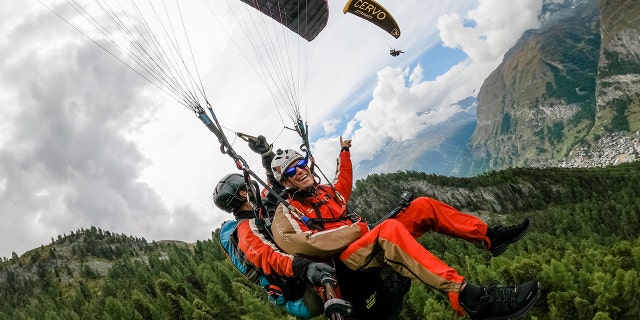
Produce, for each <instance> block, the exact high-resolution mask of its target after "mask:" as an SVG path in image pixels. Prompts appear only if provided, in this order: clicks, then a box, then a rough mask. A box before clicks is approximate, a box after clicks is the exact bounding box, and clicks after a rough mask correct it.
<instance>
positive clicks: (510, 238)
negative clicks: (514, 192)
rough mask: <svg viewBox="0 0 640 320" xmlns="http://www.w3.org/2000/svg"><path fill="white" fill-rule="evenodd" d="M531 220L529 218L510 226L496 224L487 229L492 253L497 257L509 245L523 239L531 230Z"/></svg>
mask: <svg viewBox="0 0 640 320" xmlns="http://www.w3.org/2000/svg"><path fill="white" fill-rule="evenodd" d="M530 227H531V225H530V220H529V218H526V219H524V221H522V222H521V223H520V224H516V225H513V226H509V227H503V226H496V227H490V228H489V230H487V237H489V240H490V241H491V244H490V246H489V251H491V255H493V256H494V257H497V256H499V255H501V254H502V253H503V252H504V251H505V250H507V247H508V246H509V245H510V244H512V243H514V242H516V241H518V240H520V239H522V237H524V235H525V234H527V231H529V228H530Z"/></svg>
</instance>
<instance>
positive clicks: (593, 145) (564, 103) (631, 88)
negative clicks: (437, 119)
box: [468, 0, 640, 175]
mask: <svg viewBox="0 0 640 320" xmlns="http://www.w3.org/2000/svg"><path fill="white" fill-rule="evenodd" d="M551 5H558V3H557V2H549V3H547V4H545V6H547V8H546V10H547V11H546V12H545V10H543V14H544V15H545V17H552V18H549V19H548V20H547V21H546V23H545V24H543V27H542V28H540V29H536V30H529V31H528V32H526V33H525V34H524V35H523V37H522V38H521V39H520V40H519V42H518V43H517V45H516V46H514V47H513V48H512V49H511V50H510V51H509V52H507V54H505V57H504V60H503V62H502V64H501V65H500V66H499V67H498V68H497V69H496V70H495V71H494V72H493V73H492V74H491V75H490V76H489V77H488V78H487V79H486V80H485V82H484V84H483V85H482V87H481V89H480V91H479V94H478V105H477V119H478V123H477V127H476V130H475V132H474V134H473V136H472V138H471V140H470V143H469V151H470V159H471V160H470V163H471V165H470V167H469V169H468V170H469V171H468V174H470V175H474V174H477V173H480V172H485V171H488V170H494V169H503V168H508V167H523V166H524V167H526V166H588V165H594V158H596V157H599V156H601V155H602V154H604V153H606V154H607V155H608V156H607V157H602V158H601V159H600V160H596V161H595V163H597V164H599V165H601V164H612V163H615V162H618V161H620V160H621V159H625V160H632V159H635V158H636V157H637V150H638V149H634V146H635V145H637V143H635V140H637V139H638V136H637V135H636V134H635V132H636V131H638V130H640V117H639V114H638V109H639V108H640V102H639V98H638V97H639V96H640V94H639V93H640V61H639V58H640V37H639V36H638V34H639V31H640V23H639V22H640V18H638V17H639V13H640V2H637V1H633V0H601V1H599V0H585V1H582V2H577V1H565V7H563V8H560V9H558V8H554V10H556V11H554V12H551V11H550V10H551V9H550V6H551ZM629 139H631V141H629ZM634 139H635V140H634ZM620 143H624V146H627V147H629V146H631V147H630V148H631V149H624V148H617V149H624V151H622V152H623V154H616V155H611V154H610V153H611V149H610V147H611V145H612V144H613V145H616V146H618V145H619V144H620ZM603 148H604V149H603Z"/></svg>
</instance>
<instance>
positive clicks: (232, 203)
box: [213, 173, 247, 213]
mask: <svg viewBox="0 0 640 320" xmlns="http://www.w3.org/2000/svg"><path fill="white" fill-rule="evenodd" d="M246 189H247V184H246V183H245V181H244V177H243V176H242V175H240V174H237V173H232V174H228V175H226V176H225V177H224V178H222V179H220V181H218V184H217V185H216V189H215V190H213V202H214V203H215V204H216V206H217V207H218V208H220V209H221V210H224V211H226V212H231V213H233V212H235V211H237V210H238V209H239V208H240V206H241V205H242V204H243V203H244V202H245V201H246V199H244V198H242V197H241V196H240V190H246Z"/></svg>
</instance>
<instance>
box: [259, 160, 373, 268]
mask: <svg viewBox="0 0 640 320" xmlns="http://www.w3.org/2000/svg"><path fill="white" fill-rule="evenodd" d="M338 161H339V162H338V171H337V173H336V179H335V181H334V184H333V185H334V187H335V191H337V193H335V192H334V191H333V189H332V188H331V187H330V186H327V185H315V186H314V187H313V188H312V189H311V190H297V189H296V190H289V192H288V193H287V195H288V201H287V202H288V204H289V205H290V206H284V205H282V204H280V205H279V206H278V208H277V209H276V213H275V216H274V218H273V223H272V226H271V229H272V230H273V238H274V241H275V242H276V243H277V244H278V246H279V247H280V248H281V249H282V250H283V251H285V252H288V253H290V254H293V255H298V254H301V255H304V256H308V257H315V258H328V257H331V256H334V255H336V254H337V253H340V252H341V251H342V250H344V248H346V247H347V246H348V245H349V244H350V243H351V242H353V241H355V240H356V239H358V238H360V237H361V236H362V235H363V234H365V233H366V232H367V231H368V230H369V228H368V226H367V224H366V223H364V222H362V221H357V222H354V221H352V220H351V219H349V217H347V215H346V214H347V212H346V203H347V202H348V201H349V196H351V189H352V186H353V171H352V167H351V156H350V153H349V151H342V152H340V156H339V158H338ZM290 207H293V208H295V210H294V211H292V210H290V209H289V208H290Z"/></svg>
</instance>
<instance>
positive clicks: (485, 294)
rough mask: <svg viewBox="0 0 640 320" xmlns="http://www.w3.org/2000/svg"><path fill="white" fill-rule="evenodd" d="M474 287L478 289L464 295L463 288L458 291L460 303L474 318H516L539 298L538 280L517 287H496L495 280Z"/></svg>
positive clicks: (499, 319)
mask: <svg viewBox="0 0 640 320" xmlns="http://www.w3.org/2000/svg"><path fill="white" fill-rule="evenodd" d="M474 287H476V288H478V289H479V290H478V292H473V293H471V294H467V295H465V293H464V291H465V290H463V292H461V293H460V305H461V306H462V307H463V308H464V309H465V311H466V312H467V314H468V315H469V317H470V318H471V319H474V320H502V319H505V320H506V319H517V318H519V317H522V316H523V315H525V314H526V313H527V312H528V311H529V310H530V309H531V308H532V307H533V306H534V305H535V304H536V301H538V298H540V282H538V281H528V282H525V283H523V284H521V285H519V286H517V287H497V281H496V282H495V283H492V284H490V285H489V286H486V287H477V286H474ZM471 290H473V289H471V288H470V291H471ZM473 291H475V290H473ZM463 295H465V298H464V301H463ZM474 295H475V296H474ZM469 296H471V297H469Z"/></svg>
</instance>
